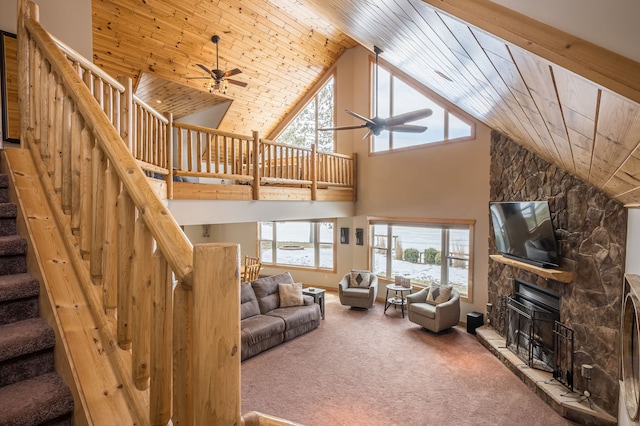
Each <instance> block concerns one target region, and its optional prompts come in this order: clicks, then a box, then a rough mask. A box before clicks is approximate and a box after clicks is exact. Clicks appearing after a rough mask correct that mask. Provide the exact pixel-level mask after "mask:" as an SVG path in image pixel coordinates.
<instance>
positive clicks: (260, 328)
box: [240, 315, 285, 345]
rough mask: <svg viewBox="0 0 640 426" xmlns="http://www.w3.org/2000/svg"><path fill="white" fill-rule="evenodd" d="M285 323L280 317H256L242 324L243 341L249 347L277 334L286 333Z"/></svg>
mask: <svg viewBox="0 0 640 426" xmlns="http://www.w3.org/2000/svg"><path fill="white" fill-rule="evenodd" d="M284 328H285V323H284V321H283V320H282V318H280V317H276V316H269V315H256V316H253V317H251V318H247V319H246V320H244V321H242V322H240V330H241V332H242V340H245V338H246V342H247V344H248V345H255V344H256V343H258V342H261V341H262V340H266V339H268V338H270V337H271V336H273V335H275V334H282V333H284Z"/></svg>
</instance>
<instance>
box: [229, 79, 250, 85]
mask: <svg viewBox="0 0 640 426" xmlns="http://www.w3.org/2000/svg"><path fill="white" fill-rule="evenodd" d="M225 80H227V81H228V82H229V83H231V84H235V85H236V86H240V87H247V83H245V82H244V81H238V80H233V79H230V78H227V79H225Z"/></svg>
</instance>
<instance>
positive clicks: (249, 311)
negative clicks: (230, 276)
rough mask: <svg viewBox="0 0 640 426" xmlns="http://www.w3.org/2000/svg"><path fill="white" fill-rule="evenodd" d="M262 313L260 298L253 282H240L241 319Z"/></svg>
mask: <svg viewBox="0 0 640 426" xmlns="http://www.w3.org/2000/svg"><path fill="white" fill-rule="evenodd" d="M254 315H260V306H259V305H258V299H257V298H256V294H255V293H254V291H253V287H251V283H242V284H240V319H241V320H243V319H245V318H249V317H252V316H254Z"/></svg>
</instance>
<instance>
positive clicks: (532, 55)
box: [93, 0, 640, 205]
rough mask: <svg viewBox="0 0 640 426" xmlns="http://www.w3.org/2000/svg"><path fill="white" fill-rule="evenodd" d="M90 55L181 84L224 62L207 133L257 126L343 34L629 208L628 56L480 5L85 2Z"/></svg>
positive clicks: (637, 69)
mask: <svg viewBox="0 0 640 426" xmlns="http://www.w3.org/2000/svg"><path fill="white" fill-rule="evenodd" d="M93 15H94V22H93V28H94V62H95V63H96V64H98V65H100V66H102V67H103V68H104V69H105V70H107V71H108V72H109V73H111V74H113V75H129V76H132V77H136V76H139V75H140V73H141V72H146V73H151V74H154V75H157V76H158V77H161V78H164V79H168V80H175V81H178V82H180V83H183V84H189V85H192V86H193V87H199V86H198V85H200V86H202V81H199V80H187V77H194V76H199V75H201V74H202V72H201V71H200V70H199V69H198V68H197V67H196V65H195V64H196V63H204V64H213V63H214V61H215V45H213V44H212V43H211V42H210V41H209V39H210V37H211V35H212V34H214V33H216V34H219V35H221V37H222V41H221V43H220V46H219V47H220V60H221V68H223V69H230V68H235V67H238V68H240V69H242V70H243V73H242V74H239V75H238V76H236V77H237V78H238V79H241V80H243V81H247V82H248V83H249V87H248V88H246V89H241V88H235V87H234V88H232V90H230V92H229V93H228V94H229V95H230V96H231V97H232V98H234V99H235V100H234V102H233V104H232V106H231V108H230V110H229V113H228V114H227V116H226V117H225V120H224V121H223V123H222V125H221V128H223V129H224V130H229V131H234V132H240V133H247V132H248V131H250V130H254V129H256V130H260V131H261V132H262V134H268V133H269V132H270V131H271V129H273V128H274V127H275V126H276V125H277V124H278V122H279V121H280V120H281V119H282V117H283V116H284V115H285V114H286V113H287V112H288V111H290V109H291V108H292V107H293V106H294V105H295V102H296V101H297V100H299V99H300V98H301V97H302V96H303V95H304V93H305V91H306V90H307V88H309V87H310V86H311V85H312V84H313V83H314V82H315V81H317V79H318V78H319V77H320V76H321V75H322V73H323V72H324V71H325V70H327V69H328V67H330V66H331V64H333V62H334V61H335V60H336V59H337V58H338V56H339V55H340V54H341V53H342V52H343V51H344V50H345V49H347V48H349V47H352V46H354V45H355V42H354V40H355V41H356V42H357V43H359V44H362V45H363V46H365V47H368V48H371V46H373V45H377V46H380V47H381V48H382V49H383V50H384V52H385V53H384V59H385V60H386V61H387V62H389V63H391V64H392V65H394V66H396V67H398V68H400V69H401V70H402V71H403V72H405V73H407V74H409V75H411V76H412V77H414V78H415V79H416V80H418V81H419V82H421V83H423V84H424V85H425V86H427V87H429V88H430V89H432V90H434V91H435V92H437V93H439V94H441V95H442V96H443V97H444V98H446V99H448V100H449V101H451V102H452V103H454V104H456V105H458V106H459V107H460V108H462V109H463V110H465V111H466V112H468V113H469V114H471V115H472V116H474V117H476V118H477V119H478V120H480V121H482V122H484V123H485V124H487V125H488V126H489V127H492V128H494V129H496V130H498V131H500V132H501V133H503V134H505V135H507V136H510V137H511V138H513V139H514V140H515V141H517V142H518V143H520V144H522V145H523V146H525V147H526V148H528V149H530V150H531V151H533V152H535V153H537V154H538V155H540V156H541V157H543V158H545V159H546V160H548V161H549V162H552V163H554V164H556V165H557V166H559V167H561V168H563V169H564V170H566V171H568V172H569V173H571V174H573V175H575V176H577V177H579V178H581V179H582V180H584V181H586V182H589V183H591V184H592V185H594V186H596V187H598V188H601V189H602V190H603V191H604V192H606V193H607V194H609V195H610V196H612V197H614V198H616V199H618V200H619V201H620V202H622V203H625V204H628V205H635V204H638V203H640V152H637V151H638V144H639V143H640V104H639V102H640V64H639V63H637V62H634V61H631V60H629V59H626V58H623V57H621V56H619V55H616V54H614V53H612V52H610V51H606V50H604V49H601V48H599V47H597V46H594V45H592V44H590V43H587V42H586V41H584V40H580V39H577V38H576V37H573V36H571V35H569V34H566V33H562V32H560V31H558V30H555V29H553V28H551V27H548V26H545V25H543V24H541V23H539V22H536V21H533V20H531V19H529V18H526V17H524V16H522V15H519V14H517V13H515V12H513V11H510V10H508V9H505V8H503V7H501V6H499V5H497V4H495V3H492V2H490V1H487V0H475V1H473V2H469V1H468V0H377V1H375V2H373V1H362V0H298V1H290V0H270V1H260V0H249V1H241V0H226V1H225V2H222V1H204V0H183V1H181V2H179V3H178V2H177V0H173V1H161V0H145V1H144V2H143V1H125V0H115V1H103V0H93Z"/></svg>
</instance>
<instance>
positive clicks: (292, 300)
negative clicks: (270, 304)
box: [278, 283, 304, 308]
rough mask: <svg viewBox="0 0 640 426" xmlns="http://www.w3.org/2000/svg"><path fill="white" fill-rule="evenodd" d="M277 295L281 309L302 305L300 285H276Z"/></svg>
mask: <svg viewBox="0 0 640 426" xmlns="http://www.w3.org/2000/svg"><path fill="white" fill-rule="evenodd" d="M278 295H279V296H280V307H281V308H286V307H289V306H300V305H304V299H303V298H302V283H293V284H283V283H278Z"/></svg>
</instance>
